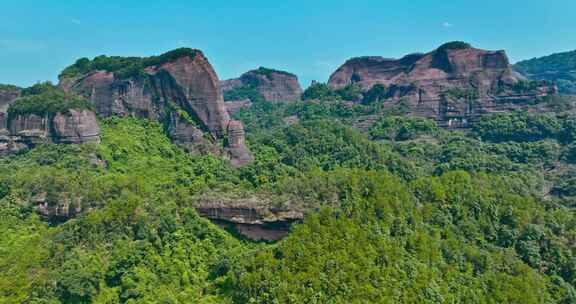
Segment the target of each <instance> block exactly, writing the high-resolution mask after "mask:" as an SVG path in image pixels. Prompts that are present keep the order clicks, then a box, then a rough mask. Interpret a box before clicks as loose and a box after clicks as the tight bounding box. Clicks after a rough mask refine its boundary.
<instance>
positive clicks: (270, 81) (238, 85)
mask: <svg viewBox="0 0 576 304" xmlns="http://www.w3.org/2000/svg"><path fill="white" fill-rule="evenodd" d="M220 86H221V88H222V92H223V93H224V95H225V97H226V100H227V101H230V100H242V99H244V98H249V97H251V96H248V95H246V94H245V93H246V91H251V92H252V91H253V92H254V93H256V94H258V95H260V96H261V97H262V98H263V99H264V100H266V101H269V102H286V101H294V100H298V99H299V98H300V96H301V95H302V88H301V87H300V83H299V82H298V77H297V76H296V75H294V74H292V73H289V72H285V71H280V70H274V69H269V68H264V67H260V68H258V69H255V70H251V71H248V72H246V73H244V74H242V75H241V76H240V77H239V78H234V79H229V80H225V81H222V82H221V83H220ZM243 93H244V94H243Z"/></svg>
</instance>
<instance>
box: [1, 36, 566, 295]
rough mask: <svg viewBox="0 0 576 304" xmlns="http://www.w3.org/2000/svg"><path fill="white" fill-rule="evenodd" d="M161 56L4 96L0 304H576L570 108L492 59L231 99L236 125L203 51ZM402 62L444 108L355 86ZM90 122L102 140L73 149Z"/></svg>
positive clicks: (396, 92) (455, 54) (465, 53)
mask: <svg viewBox="0 0 576 304" xmlns="http://www.w3.org/2000/svg"><path fill="white" fill-rule="evenodd" d="M166 54H168V55H166ZM166 54H165V55H161V56H154V57H149V58H144V59H142V58H140V59H138V58H134V57H126V58H125V57H106V56H100V57H97V58H96V59H94V60H88V59H81V60H79V61H77V62H76V64H74V65H72V66H71V67H69V68H67V69H66V70H65V71H64V72H63V74H62V78H61V83H60V84H59V86H53V85H51V84H47V83H46V84H39V85H36V86H33V87H31V88H27V89H20V88H15V87H5V88H6V90H8V89H9V93H10V94H8V93H7V94H4V95H2V96H7V97H6V98H5V99H6V100H5V101H4V100H3V102H4V103H3V104H6V115H2V116H0V118H2V119H3V120H2V122H3V124H2V125H0V151H6V155H2V156H0V303H107V304H111V303H230V304H232V303H262V304H264V303H479V304H480V303H482V304H484V303H518V304H520V303H522V304H524V303H560V304H569V303H576V246H575V245H574V244H576V209H575V208H576V108H575V106H576V101H575V99H574V98H573V97H569V96H556V95H554V94H551V92H550V91H549V89H550V86H549V83H548V82H529V81H524V80H520V79H517V78H515V77H516V76H510V77H507V76H506V75H512V74H511V68H510V66H509V64H508V63H507V58H506V57H505V54H504V53H503V52H500V51H496V52H488V51H482V50H478V49H472V48H471V46H470V45H468V44H462V43H449V44H446V45H445V46H443V47H441V48H439V49H437V50H435V51H433V52H431V53H429V54H427V55H413V56H412V57H410V56H408V57H407V58H403V59H400V60H392V61H387V60H385V59H381V58H373V57H370V58H368V57H362V58H360V59H353V60H350V61H348V62H347V64H345V66H344V67H343V68H340V69H339V71H340V72H339V74H338V75H339V76H338V77H335V78H336V80H333V84H332V86H331V85H328V84H322V83H314V84H313V85H311V86H310V87H309V88H308V89H306V90H305V91H304V92H302V94H300V92H299V91H298V90H296V91H298V93H297V94H292V95H294V96H298V98H296V99H297V100H284V99H285V98H281V99H278V100H274V99H271V98H268V99H267V98H265V96H263V93H262V92H265V93H266V94H269V97H270V96H276V97H277V95H274V94H273V92H272V93H271V91H270V90H273V89H274V88H275V86H274V85H272V84H270V83H265V84H266V86H263V85H262V86H261V87H260V89H261V90H258V88H259V87H258V86H250V85H240V86H231V87H230V88H229V90H227V91H226V92H225V95H226V96H227V97H229V98H226V99H227V100H243V101H246V100H248V101H249V103H245V104H248V105H249V106H246V107H245V106H242V107H238V108H236V110H235V111H234V113H233V114H231V115H232V117H229V113H228V112H226V109H225V102H224V98H223V96H222V92H221V91H220V89H219V87H218V86H219V81H218V79H217V77H216V75H215V73H214V72H213V70H212V67H211V66H210V64H209V63H208V61H207V59H206V58H205V57H204V56H203V55H202V53H200V51H197V50H195V51H193V52H192V53H191V52H190V51H185V50H184V49H182V50H180V51H177V52H169V53H166ZM475 54H481V55H482V56H484V57H485V58H487V59H486V60H493V62H490V64H489V70H490V71H491V72H490V73H484V72H483V71H484V70H483V69H487V68H486V67H485V66H484V65H485V61H482V60H476V59H475V58H477V57H476V55H475ZM423 56H427V57H426V58H429V59H430V58H436V60H440V63H442V64H443V65H441V67H442V68H443V69H445V71H444V72H439V71H440V70H439V69H438V67H435V66H431V67H430V66H428V65H435V64H438V65H439V64H440V63H437V62H436V63H430V62H432V61H430V62H428V61H426V60H427V59H426V58H425V57H423ZM413 57H414V58H413ZM422 58H424V59H422ZM438 58H440V59H438ZM450 58H452V59H450ZM470 58H472V59H470ZM444 59H446V60H447V61H446V60H444ZM448 59H450V60H469V61H470V62H472V63H473V64H472V67H473V69H468V68H464V67H463V65H462V64H465V63H466V62H464V63H462V64H455V65H454V66H453V67H451V66H447V65H446V62H448V63H450V62H452V61H450V60H448ZM413 60H423V61H422V62H424V63H426V64H428V65H424V66H425V67H424V68H425V69H426V70H425V71H426V72H427V73H428V74H430V75H440V76H441V78H440V79H442V81H444V82H445V83H444V85H445V86H446V88H445V90H440V89H439V88H438V86H435V85H430V83H428V82H427V81H425V80H422V79H419V81H420V82H421V83H420V85H421V87H417V85H416V84H408V83H400V82H399V83H398V84H393V85H384V84H382V83H376V84H373V85H372V86H371V87H369V88H362V87H361V86H359V85H357V83H356V82H354V81H356V80H358V79H356V78H357V77H356V76H354V75H348V74H350V73H348V72H349V69H348V67H347V65H350V64H352V65H356V64H361V65H362V64H364V63H365V62H366V61H370V63H371V64H372V63H374V62H376V63H375V64H377V65H381V64H385V65H386V64H390V62H392V63H393V64H394V65H395V66H396V65H400V66H401V67H402V69H403V70H402V71H400V72H399V71H397V70H394V71H395V73H405V74H406V75H410V77H415V78H414V79H417V77H419V75H420V74H418V73H416V72H417V71H416V72H414V66H411V65H409V64H408V63H410V62H412V61H413ZM430 60H432V59H430ZM372 61H374V62H372ZM458 62H460V61H458ZM413 63H414V62H412V64H413ZM369 67H371V68H372V67H373V66H372V65H369ZM419 68H422V69H424V68H423V67H422V66H419ZM453 68H461V69H462V70H464V71H465V72H466V73H469V74H470V75H467V77H468V78H469V79H467V80H470V81H471V82H473V81H476V80H478V77H485V78H486V79H485V80H490V82H491V83H493V87H491V88H488V89H486V90H485V91H484V92H479V91H478V90H475V87H474V86H471V85H470V83H467V82H466V83H463V82H461V81H456V80H455V79H454V78H453V77H451V76H450V75H451V74H450V73H455V72H454V71H453V70H452V69H453ZM262 71H264V72H266V71H270V73H276V74H282V73H284V74H282V75H284V76H290V77H292V78H295V76H294V75H291V74H287V73H285V72H278V71H273V70H260V73H264V72H262ZM378 71H381V70H378ZM470 71H473V73H472V72H470ZM114 73H118V74H114ZM365 74H366V75H372V74H371V71H365ZM494 75H497V76H494ZM260 76H262V77H267V76H266V74H262V75H260ZM344 76H346V77H348V76H350V78H351V79H352V80H351V81H352V83H350V84H348V85H343V86H341V87H334V86H335V85H334V83H337V84H340V83H341V82H344V81H348V80H347V78H346V77H344ZM388 76H389V75H388V74H386V73H382V75H379V76H378V77H380V78H378V79H364V80H363V81H364V82H362V84H363V85H366V86H367V85H368V84H372V82H374V81H382V79H384V80H386V79H387V78H386V77H388ZM505 76H506V77H505ZM275 77H276V76H275ZM272 78H274V77H272ZM292 78H290V82H291V83H292V82H293V81H294V79H292ZM276 79H277V82H280V83H282V81H287V80H286V79H285V78H281V77H277V78H276ZM358 81H360V80H358ZM506 81H508V83H505V82H506ZM272 83H274V82H272ZM358 83H360V82H358ZM262 88H265V90H263V89H262ZM463 88H465V89H463ZM0 89H2V87H0ZM424 89H427V90H428V93H429V95H430V96H428V97H430V98H429V99H422V100H420V99H419V98H420V97H422V96H420V95H425V94H424V93H425V92H424ZM14 92H16V93H14ZM423 92H424V93H423ZM300 95H301V98H300ZM278 96H279V95H278ZM285 96H286V95H282V97H285ZM432 97H434V98H432ZM119 101H120V102H119ZM272 101H273V102H272ZM420 101H423V102H420ZM230 102H235V101H230ZM422 103H428V105H434V106H435V107H436V106H437V107H436V108H434V107H429V108H427V111H425V112H419V110H422V108H420V107H421V106H422ZM439 109H440V110H442V111H437V110H439ZM80 110H82V111H85V112H86V113H90V114H91V116H90V117H91V118H93V120H94V123H93V124H91V125H90V127H93V128H94V130H97V131H98V134H97V140H92V141H82V142H67V141H63V140H62V139H65V138H66V137H65V136H64V135H66V134H69V133H73V134H77V135H81V134H84V133H86V134H88V132H87V131H90V129H89V128H87V127H85V126H84V125H83V124H82V118H78V119H76V118H75V117H76V116H71V115H72V114H71V113H77V112H78V111H80ZM432 114H433V115H432ZM472 114H473V115H472ZM59 126H63V127H62V129H64V130H65V131H66V132H64V133H62V132H60V133H59V132H57V131H58V130H59V129H58V128H59ZM244 130H245V132H244ZM62 134H64V135H62ZM22 143H25V144H26V145H22ZM64 143H68V144H64ZM12 145H14V147H18V148H19V149H12V148H13V146H12ZM266 229H269V230H266ZM286 230H288V231H286ZM262 235H264V236H266V237H260V236H262ZM269 236H271V237H269ZM268 237H269V238H268Z"/></svg>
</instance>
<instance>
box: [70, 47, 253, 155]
mask: <svg viewBox="0 0 576 304" xmlns="http://www.w3.org/2000/svg"><path fill="white" fill-rule="evenodd" d="M99 58H100V59H99ZM98 60H100V61H98ZM106 60H107V61H120V62H122V63H123V64H124V65H125V67H123V69H118V68H116V69H112V68H110V66H106V65H101V64H99V62H102V61H106ZM86 67H88V68H86ZM59 85H60V87H61V88H63V89H64V90H66V91H68V92H73V93H75V94H78V95H82V96H84V97H86V98H88V99H89V100H90V101H91V102H92V103H93V104H94V106H95V108H96V111H97V113H98V114H99V115H101V116H103V117H108V116H112V115H116V116H134V117H140V118H148V119H153V120H158V121H160V122H162V123H163V124H164V125H165V126H166V129H167V133H168V135H169V136H170V137H171V139H172V140H173V141H174V143H176V144H178V145H180V146H182V147H184V148H185V149H187V150H189V151H190V152H193V153H215V154H221V153H227V154H226V156H227V157H229V158H230V159H231V161H232V163H233V164H234V165H236V166H240V165H243V164H246V163H247V162H249V161H251V160H252V156H251V154H250V152H249V151H248V149H247V148H246V146H245V145H244V140H243V138H242V139H241V140H240V139H238V138H237V137H238V136H243V134H244V130H243V126H242V124H241V123H239V122H235V121H232V120H231V119H230V117H229V115H228V112H227V111H226V107H225V105H224V100H223V98H222V94H221V92H220V87H219V81H218V77H217V76H216V73H215V71H214V69H213V68H212V66H211V65H210V63H209V62H208V60H207V59H206V57H205V56H204V55H203V54H202V52H201V51H199V50H192V49H178V50H174V51H171V52H168V53H166V54H163V55H161V56H156V57H150V58H121V57H97V58H95V59H94V61H89V60H87V59H83V62H80V61H79V62H77V63H76V64H75V65H74V66H71V67H69V68H68V69H66V70H65V71H64V72H63V73H62V74H61V76H60V84H59ZM229 131H230V132H234V134H233V135H230V134H228V132H229ZM229 137H234V138H235V139H236V140H237V142H236V143H237V145H242V147H240V146H234V147H224V148H223V149H221V147H219V146H218V144H217V142H218V140H219V139H226V138H229ZM240 151H242V152H240Z"/></svg>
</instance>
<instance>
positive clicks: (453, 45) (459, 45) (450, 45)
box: [437, 41, 472, 52]
mask: <svg viewBox="0 0 576 304" xmlns="http://www.w3.org/2000/svg"><path fill="white" fill-rule="evenodd" d="M470 48H472V45H470V44H469V43H466V42H464V41H451V42H447V43H444V44H443V45H441V46H440V47H439V48H438V49H437V51H440V52H441V51H446V50H462V49H470Z"/></svg>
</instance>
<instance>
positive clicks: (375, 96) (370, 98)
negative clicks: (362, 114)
mask: <svg viewBox="0 0 576 304" xmlns="http://www.w3.org/2000/svg"><path fill="white" fill-rule="evenodd" d="M387 97H388V90H387V89H386V87H385V86H384V85H382V84H379V83H378V84H375V85H373V86H372V87H371V88H370V90H368V91H366V93H364V96H363V99H362V103H364V104H372V103H375V102H380V101H383V100H385V99H386V98H387Z"/></svg>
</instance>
